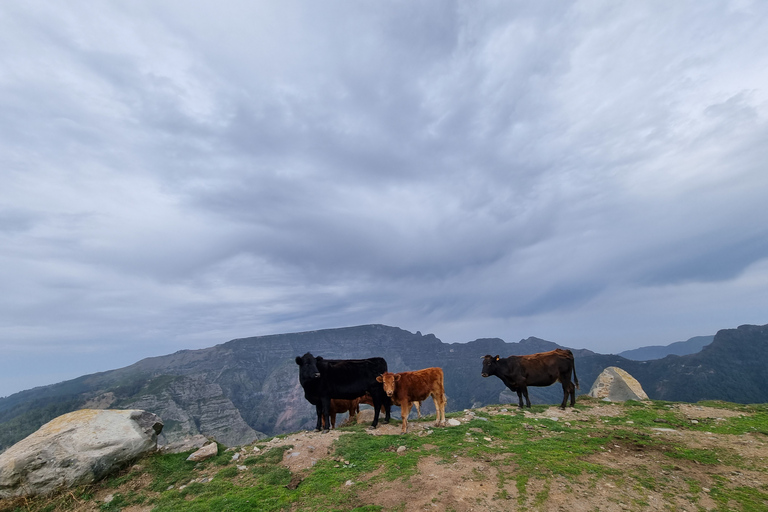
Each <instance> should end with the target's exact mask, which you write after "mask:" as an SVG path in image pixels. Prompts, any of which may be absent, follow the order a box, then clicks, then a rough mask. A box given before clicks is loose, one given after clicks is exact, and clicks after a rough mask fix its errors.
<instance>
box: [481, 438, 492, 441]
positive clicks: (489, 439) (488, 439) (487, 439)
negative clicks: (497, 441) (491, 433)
mask: <svg viewBox="0 0 768 512" xmlns="http://www.w3.org/2000/svg"><path fill="white" fill-rule="evenodd" d="M483 439H485V440H486V441H492V439H491V438H490V437H484V438H483Z"/></svg>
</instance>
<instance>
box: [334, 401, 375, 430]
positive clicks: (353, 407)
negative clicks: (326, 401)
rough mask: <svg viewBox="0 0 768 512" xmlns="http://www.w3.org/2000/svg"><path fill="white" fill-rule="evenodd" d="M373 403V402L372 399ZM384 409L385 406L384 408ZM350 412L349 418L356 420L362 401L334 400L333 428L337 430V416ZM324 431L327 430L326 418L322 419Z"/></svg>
mask: <svg viewBox="0 0 768 512" xmlns="http://www.w3.org/2000/svg"><path fill="white" fill-rule="evenodd" d="M371 402H373V400H372V399H371ZM382 407H383V406H382ZM345 412H349V417H350V418H354V417H355V415H356V414H357V413H359V412H360V399H359V398H355V399H354V400H344V399H342V398H332V399H331V408H330V410H329V413H330V416H331V427H332V428H336V415H337V414H344V413H345ZM322 425H323V429H325V418H323V419H322Z"/></svg>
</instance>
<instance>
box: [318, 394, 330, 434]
mask: <svg viewBox="0 0 768 512" xmlns="http://www.w3.org/2000/svg"><path fill="white" fill-rule="evenodd" d="M320 402H321V403H322V404H323V422H325V428H323V433H324V434H327V433H328V432H329V431H330V428H331V413H330V411H331V399H330V398H327V397H323V398H322V399H321V400H320Z"/></svg>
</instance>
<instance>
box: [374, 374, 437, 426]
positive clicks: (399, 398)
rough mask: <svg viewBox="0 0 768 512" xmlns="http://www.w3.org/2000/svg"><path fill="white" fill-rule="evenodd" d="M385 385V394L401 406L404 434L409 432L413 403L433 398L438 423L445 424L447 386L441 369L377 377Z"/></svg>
mask: <svg viewBox="0 0 768 512" xmlns="http://www.w3.org/2000/svg"><path fill="white" fill-rule="evenodd" d="M376 380H377V381H379V382H381V383H382V384H383V385H384V392H385V393H386V394H387V396H388V397H390V398H391V399H392V403H393V404H399V405H400V416H401V417H402V419H403V426H402V433H403V434H405V433H406V432H407V431H408V415H409V414H410V412H411V404H412V403H413V402H417V401H419V402H421V401H423V400H426V399H427V398H428V397H430V396H431V397H432V400H434V402H435V410H436V415H437V423H435V426H440V425H441V424H443V422H445V400H446V399H445V386H444V384H443V370H442V369H441V368H426V369H424V370H416V371H413V372H400V373H391V372H385V373H384V374H382V375H380V376H378V377H376Z"/></svg>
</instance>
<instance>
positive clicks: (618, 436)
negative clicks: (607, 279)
mask: <svg viewBox="0 0 768 512" xmlns="http://www.w3.org/2000/svg"><path fill="white" fill-rule="evenodd" d="M596 405H599V404H598V403H596V402H595V401H590V400H589V399H582V400H580V404H579V405H578V406H577V408H576V411H582V412H584V413H586V412H588V411H589V409H590V408H591V407H593V406H596ZM600 405H601V404H600ZM672 405H674V404H672V403H669V402H627V403H625V404H623V405H616V406H615V407H617V408H619V409H617V411H618V412H619V413H620V414H618V415H615V416H610V417H596V416H592V415H589V414H579V413H576V414H574V413H570V414H569V415H568V419H567V420H565V419H563V418H559V421H554V420H553V419H551V418H548V417H546V416H545V415H542V414H541V413H543V412H545V411H547V410H548V409H549V406H534V407H532V408H531V412H532V413H533V415H534V417H527V416H526V415H525V414H524V413H523V412H521V411H517V410H513V411H511V412H505V413H498V412H499V411H500V409H501V406H491V407H488V408H485V409H484V410H479V411H475V413H476V416H475V417H474V419H471V420H470V421H466V422H463V423H462V424H461V425H460V426H456V427H450V428H433V429H431V432H430V433H429V434H428V435H417V434H414V433H409V434H406V435H370V434H369V433H368V432H366V431H365V426H361V425H355V426H351V427H344V428H342V429H340V430H341V431H342V432H343V434H342V435H341V436H340V437H339V439H338V440H337V441H336V442H335V444H334V445H333V448H332V449H333V454H332V456H330V457H326V458H321V457H319V458H318V461H317V463H316V464H315V465H314V466H312V468H311V469H309V470H307V471H306V472H303V473H302V474H301V475H294V474H292V473H291V472H290V470H289V469H287V468H285V467H283V466H282V465H281V464H280V463H281V462H282V460H283V457H284V454H285V452H286V451H287V450H289V449H291V448H292V446H291V445H283V446H277V447H274V446H273V447H271V448H268V444H265V443H263V442H260V443H259V444H258V446H259V447H260V448H261V451H260V452H258V453H257V454H253V455H250V456H248V457H245V458H244V459H241V460H240V461H238V462H233V461H232V452H226V451H225V449H224V447H223V446H219V453H218V455H217V456H216V457H214V458H212V459H209V460H207V461H203V462H197V463H195V462H189V461H187V460H186V458H187V456H188V453H183V454H173V455H153V456H150V457H147V458H145V459H144V460H143V461H141V462H140V467H141V469H138V468H136V469H128V470H126V471H124V472H122V473H120V474H118V475H115V476H113V477H111V478H109V479H107V480H105V481H104V482H102V483H101V484H98V485H96V486H86V487H81V488H78V489H74V490H73V491H72V492H71V493H70V494H62V495H59V496H58V497H54V498H46V499H42V498H41V499H33V500H29V501H27V502H25V503H24V504H23V505H22V506H17V507H16V508H15V509H13V508H12V509H9V510H18V511H19V512H21V511H24V512H40V511H42V510H69V509H72V508H73V507H74V506H75V505H76V504H77V503H80V502H87V501H91V500H93V499H94V496H95V495H96V494H97V490H98V489H110V490H111V491H112V493H113V498H112V501H110V502H109V503H99V504H97V508H99V510H104V511H119V510H123V509H124V508H126V507H128V506H131V505H137V504H142V505H145V506H147V505H148V506H151V507H154V508H153V510H156V511H182V510H184V511H187V510H191V511H230V510H231V511H240V510H245V511H247V510H263V511H279V510H291V511H316V510H338V511H349V510H355V511H360V512H373V511H381V510H385V509H384V508H382V507H381V506H379V505H376V504H371V503H366V500H365V498H364V496H365V495H366V494H365V493H366V491H367V490H370V489H374V488H381V487H384V488H386V487H387V486H392V487H393V488H405V489H408V488H409V487H410V486H411V485H412V479H413V478H414V477H416V476H418V473H419V464H420V462H422V461H423V459H424V458H425V457H429V458H431V460H432V461H433V463H437V464H438V465H442V464H446V465H448V464H453V463H454V462H456V461H458V460H463V461H474V462H476V463H482V465H483V466H484V467H485V468H488V467H490V468H492V469H491V471H493V473H490V472H488V471H485V470H483V471H478V470H477V469H474V468H473V469H468V470H467V472H466V475H465V476H464V478H465V479H466V480H467V481H472V482H474V484H475V485H478V484H479V483H483V485H484V486H486V488H487V489H488V496H487V498H488V499H490V500H491V503H495V505H493V506H498V507H497V508H499V509H504V508H505V507H504V506H503V505H504V503H505V502H506V501H507V500H510V499H511V498H513V494H514V500H513V501H511V502H510V505H513V504H514V505H515V507H516V509H520V510H546V509H547V503H548V500H549V499H550V497H551V494H552V492H553V489H554V488H555V482H556V483H557V486H558V487H557V488H558V489H562V488H563V486H565V488H566V492H568V493H571V494H573V496H574V498H575V499H576V498H578V497H579V496H582V495H585V494H586V495H589V494H590V493H591V494H594V489H595V488H596V487H597V486H603V485H606V484H610V485H612V486H613V488H614V489H615V491H614V492H615V495H616V496H615V499H616V502H617V503H619V502H621V503H627V504H630V505H631V508H632V510H635V509H637V510H648V509H649V507H650V506H651V503H652V501H651V500H650V498H649V496H651V495H655V496H657V498H656V499H659V498H658V497H661V499H664V500H666V501H667V503H668V504H669V506H668V507H667V508H668V509H669V510H678V508H677V506H678V505H672V503H674V502H675V500H676V499H678V498H680V499H684V500H686V502H687V503H689V504H690V506H691V507H693V508H694V509H695V508H697V507H698V509H701V504H702V499H701V498H702V496H704V495H705V493H708V495H709V497H710V498H711V500H712V501H713V502H714V503H715V504H716V505H717V507H718V508H717V510H722V511H725V510H741V511H746V512H751V511H758V510H759V511H766V510H768V507H766V503H768V486H766V485H762V486H758V487H746V486H741V485H737V483H734V482H733V481H731V480H730V479H727V478H725V477H722V476H720V475H719V474H718V473H717V468H720V467H723V466H727V467H729V468H731V467H732V468H739V469H740V470H749V471H753V472H755V473H757V474H764V475H765V474H768V470H766V468H765V464H764V463H760V462H759V461H755V460H752V461H749V460H743V459H742V457H740V456H738V455H737V454H736V453H735V452H732V451H730V450H729V449H727V448H725V447H717V448H714V449H703V448H700V447H696V446H688V445H686V444H685V443H684V441H683V438H682V436H674V435H659V432H658V431H655V430H653V429H655V428H658V427H663V428H674V429H676V430H678V431H688V432H702V435H706V434H704V433H703V432H713V433H715V434H721V435H738V436H742V435H751V436H759V437H756V438H754V439H757V440H758V441H760V442H763V443H766V442H768V438H766V436H767V435H768V434H766V432H768V407H766V406H764V405H751V406H744V405H738V404H726V403H722V402H711V403H710V402H707V403H703V404H701V405H703V406H707V407H715V408H723V409H728V410H730V411H734V410H735V411H738V412H739V413H743V415H741V416H730V417H724V418H722V419H720V420H717V419H712V420H711V421H709V420H707V419H704V420H699V422H698V423H691V422H690V421H689V420H688V419H687V418H685V417H683V416H682V414H680V412H679V411H678V410H676V409H675V408H674V407H670V406H672ZM612 407H614V406H612ZM448 417H449V418H451V417H461V418H465V415H464V414H463V413H453V414H449V415H448ZM417 421H421V422H427V423H432V422H433V421H434V418H426V419H422V420H411V421H410V422H409V423H416V422H417ZM396 423H397V422H395V424H396ZM280 437H281V438H285V437H286V436H280ZM751 439H752V438H751ZM425 445H428V446H425ZM401 446H404V447H405V451H402V452H398V451H397V450H398V448H399V447H401ZM611 451H613V452H615V453H624V454H625V456H626V454H630V456H631V454H638V456H640V457H641V458H640V459H638V460H640V461H647V460H651V459H653V460H654V461H657V462H656V463H655V464H657V465H656V466H646V465H644V464H641V463H638V464H637V465H634V466H632V467H627V468H617V467H616V466H612V465H610V464H603V463H601V462H600V461H602V460H604V459H605V457H608V458H610V456H611V455H609V454H610V453H611ZM649 467H650V468H652V469H649ZM685 467H696V468H698V471H699V473H701V468H703V469H704V471H705V473H706V474H707V475H708V477H707V478H708V480H707V481H706V482H705V481H702V480H700V479H697V478H693V477H690V476H685V473H681V472H682V471H683V469H684V468H685ZM145 474H146V475H149V477H150V482H149V484H148V485H147V486H145V487H143V488H140V489H135V488H133V487H132V486H131V482H133V481H134V480H135V479H136V478H139V477H144V478H147V477H146V476H144V475H145ZM697 474H698V473H697ZM677 475H683V476H682V477H678V476H677ZM296 478H301V483H300V484H299V485H298V487H296V485H289V484H292V482H293V480H294V479H296ZM765 481H766V482H768V478H766V480H765ZM713 482H714V484H713ZM437 485H438V486H439V485H440V483H439V482H438V483H437ZM289 487H292V488H289ZM705 488H707V489H706V490H705ZM577 490H580V491H577ZM630 494H631V496H630ZM446 496H447V495H446V494H440V493H437V494H435V496H434V498H433V499H432V503H433V504H434V505H435V507H437V508H438V509H439V508H441V507H442V508H443V509H450V506H447V505H446V504H445V503H443V502H442V501H441V500H443V499H445V498H446ZM477 499H478V500H480V498H479V497H478V498H477ZM479 504H480V502H479V501H478V505H479ZM444 505H446V506H444ZM405 507H406V503H401V504H400V505H394V506H390V507H388V508H386V510H387V511H390V510H404V509H405ZM1 509H2V507H0V510H1Z"/></svg>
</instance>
